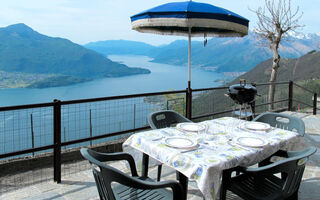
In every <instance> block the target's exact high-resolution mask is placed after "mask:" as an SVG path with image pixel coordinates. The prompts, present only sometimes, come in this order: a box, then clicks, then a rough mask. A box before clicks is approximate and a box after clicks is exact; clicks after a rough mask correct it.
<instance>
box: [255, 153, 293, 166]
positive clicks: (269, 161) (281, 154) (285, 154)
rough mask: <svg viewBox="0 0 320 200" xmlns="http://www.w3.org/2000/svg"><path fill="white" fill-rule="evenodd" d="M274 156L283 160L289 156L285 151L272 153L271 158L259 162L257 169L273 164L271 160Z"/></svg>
mask: <svg viewBox="0 0 320 200" xmlns="http://www.w3.org/2000/svg"><path fill="white" fill-rule="evenodd" d="M274 156H278V157H283V158H288V157H289V155H288V153H287V152H286V151H283V150H279V151H277V152H276V153H274V154H272V155H271V156H269V157H267V158H266V159H264V160H263V161H261V162H259V167H262V166H266V165H269V164H271V163H273V162H271V159H272V157H274Z"/></svg>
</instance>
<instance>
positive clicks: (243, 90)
mask: <svg viewBox="0 0 320 200" xmlns="http://www.w3.org/2000/svg"><path fill="white" fill-rule="evenodd" d="M257 95H258V94H257V88H256V84H255V83H251V84H247V83H246V80H245V79H240V84H235V85H231V86H230V87H229V89H228V93H227V94H226V96H228V97H230V98H231V99H232V100H233V101H234V102H235V103H236V104H239V105H240V110H239V118H241V116H242V113H243V111H242V107H244V116H245V118H246V119H247V117H248V115H250V116H252V117H254V112H253V108H252V106H253V102H254V100H255V97H256V96H257ZM248 105H249V107H250V110H251V112H249V113H247V106H248ZM233 113H236V112H235V111H234V112H233Z"/></svg>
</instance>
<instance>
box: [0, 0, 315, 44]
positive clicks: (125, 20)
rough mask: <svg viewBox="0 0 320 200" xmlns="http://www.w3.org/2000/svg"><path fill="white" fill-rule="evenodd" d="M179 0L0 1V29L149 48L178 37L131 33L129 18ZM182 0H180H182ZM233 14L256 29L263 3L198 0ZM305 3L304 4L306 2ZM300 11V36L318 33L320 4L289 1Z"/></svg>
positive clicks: (233, 0)
mask: <svg viewBox="0 0 320 200" xmlns="http://www.w3.org/2000/svg"><path fill="white" fill-rule="evenodd" d="M172 1H179V0H171V1H167V0H0V27H6V26H8V25H11V24H16V23H25V24H26V25H28V26H30V27H31V28H33V29H34V30H36V31H38V32H39V33H42V34H45V35H48V36H52V37H62V38H67V39H69V40H71V41H72V42H75V43H78V44H86V43H89V42H95V41H101V40H118V39H125V40H134V41H141V42H146V43H149V44H152V45H162V44H168V43H170V42H172V41H174V40H176V39H185V38H183V37H177V36H159V35H153V34H146V33H139V32H136V31H134V30H131V24H130V16H132V15H134V14H137V13H139V12H141V11H144V10H146V9H149V8H152V7H155V6H158V5H161V4H164V3H168V2H172ZM182 1H183V0H182ZM197 1H198V2H203V3H210V4H213V5H215V6H219V7H223V8H225V9H228V10H230V11H232V12H235V13H237V14H239V15H241V16H243V17H245V18H247V19H249V20H250V23H249V28H250V29H251V30H252V29H253V28H254V27H256V20H257V19H256V16H255V14H254V13H253V12H251V11H249V9H248V8H251V9H253V10H255V9H257V8H258V7H259V6H263V5H264V0H197ZM306 2H307V3H306ZM292 5H293V7H294V8H296V7H297V6H299V8H300V10H301V11H302V12H303V16H302V18H301V20H300V24H302V25H304V28H303V29H302V30H301V32H303V33H320V20H319V18H320V14H319V8H320V1H319V0H307V1H306V0H292Z"/></svg>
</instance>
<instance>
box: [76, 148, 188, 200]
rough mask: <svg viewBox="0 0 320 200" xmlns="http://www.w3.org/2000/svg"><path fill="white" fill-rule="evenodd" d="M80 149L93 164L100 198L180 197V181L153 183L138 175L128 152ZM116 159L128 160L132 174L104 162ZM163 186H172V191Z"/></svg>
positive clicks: (113, 199)
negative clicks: (99, 151)
mask: <svg viewBox="0 0 320 200" xmlns="http://www.w3.org/2000/svg"><path fill="white" fill-rule="evenodd" d="M80 152H81V154H82V156H83V157H84V158H85V159H87V160H88V161H89V162H90V164H91V166H92V171H93V176H94V179H95V182H96V185H97V188H98V192H99V196H100V199H102V200H118V199H121V200H124V199H126V200H127V199H128V200H133V199H134V200H138V199H145V200H148V199H149V200H151V199H154V200H160V199H163V200H165V199H173V200H180V199H182V198H181V196H182V195H181V194H182V186H181V184H180V183H178V182H176V181H162V182H156V183H155V182H152V180H151V179H149V178H146V177H139V176H138V174H137V170H136V166H135V163H134V159H133V157H132V156H131V155H130V154H127V153H98V152H96V151H93V150H90V149H87V148H82V149H81V150H80ZM117 160H126V161H127V162H128V163H129V165H130V169H131V174H132V176H130V175H127V174H125V173H123V172H121V171H119V170H118V169H115V168H114V167H111V166H110V165H108V164H106V163H103V162H106V161H117ZM115 183H116V184H115ZM165 188H171V189H172V192H170V191H169V190H166V189H165Z"/></svg>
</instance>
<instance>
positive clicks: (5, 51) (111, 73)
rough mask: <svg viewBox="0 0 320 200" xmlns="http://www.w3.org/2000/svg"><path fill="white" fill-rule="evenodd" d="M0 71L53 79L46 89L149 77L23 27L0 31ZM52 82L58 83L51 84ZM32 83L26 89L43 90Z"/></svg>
mask: <svg viewBox="0 0 320 200" xmlns="http://www.w3.org/2000/svg"><path fill="white" fill-rule="evenodd" d="M0 70H1V71H4V72H8V73H21V75H23V74H24V73H26V74H44V75H45V74H50V75H55V78H52V77H50V79H48V84H47V86H48V87H49V86H52V85H56V86H59V85H67V84H71V83H78V82H82V81H87V80H91V79H94V78H103V77H119V76H127V75H134V74H145V73H150V71H149V70H147V69H142V68H129V67H127V66H126V65H123V64H119V63H116V62H112V61H111V60H109V59H108V58H106V57H105V56H103V55H101V54H99V53H97V52H95V51H92V50H89V49H86V48H84V47H82V46H80V45H78V44H75V43H73V42H71V41H69V40H67V39H63V38H53V37H48V36H46V35H42V34H40V33H38V32H36V31H34V30H33V29H31V28H30V27H28V26H27V25H25V24H15V25H11V26H8V27H5V28H0ZM0 78H1V77H0ZM54 79H55V80H57V81H58V82H57V83H55V84H52V82H53V81H54ZM34 81H35V82H32V83H30V82H29V83H26V86H28V85H31V84H32V85H33V86H32V87H35V86H36V85H41V87H46V80H43V79H41V80H39V81H41V83H36V80H34ZM60 83H61V84H60Z"/></svg>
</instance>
